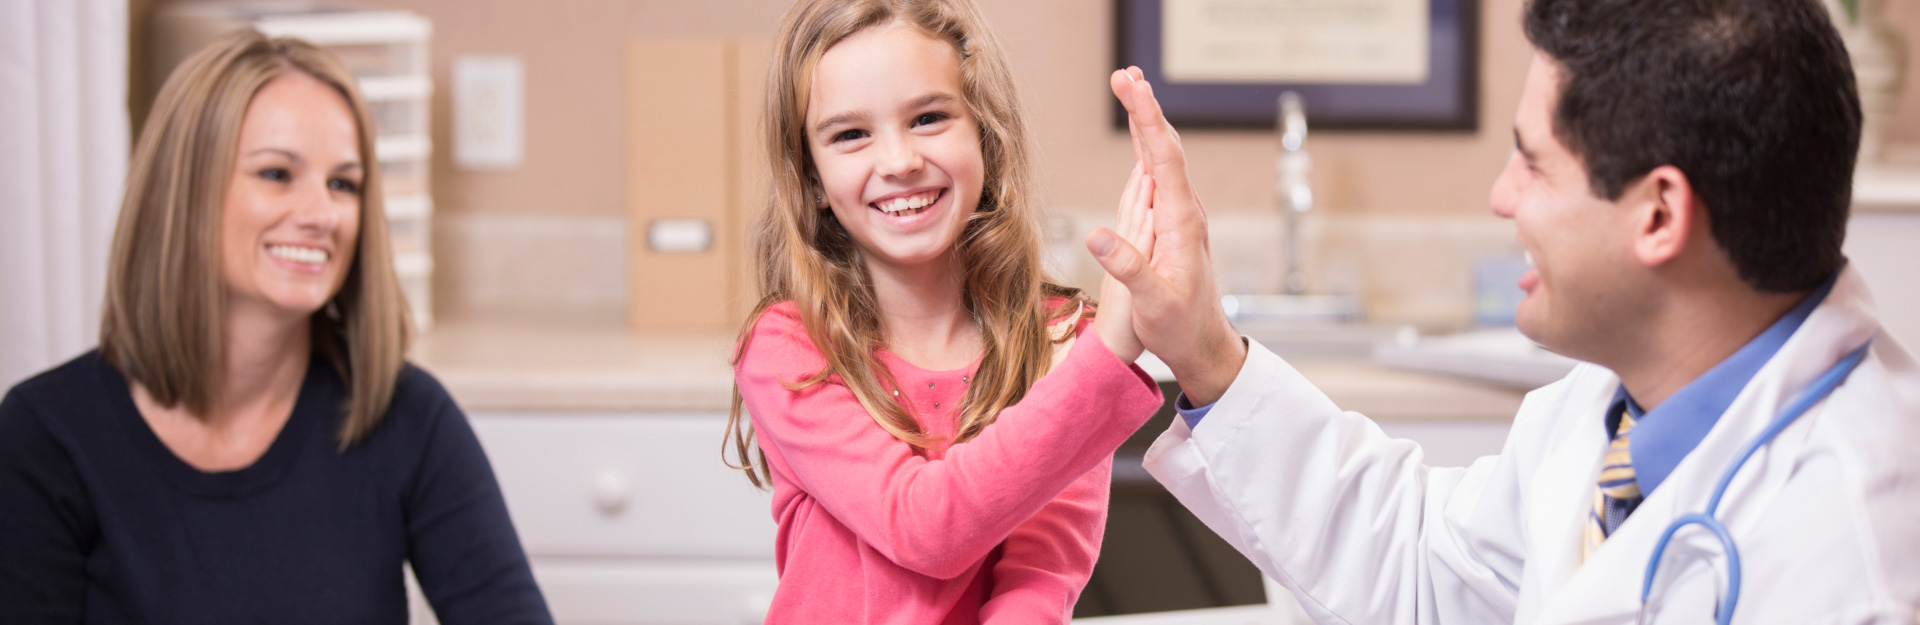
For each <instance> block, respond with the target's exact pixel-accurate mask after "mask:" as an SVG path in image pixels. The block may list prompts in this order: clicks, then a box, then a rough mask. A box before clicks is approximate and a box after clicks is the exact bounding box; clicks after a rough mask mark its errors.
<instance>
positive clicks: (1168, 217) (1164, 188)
mask: <svg viewBox="0 0 1920 625" xmlns="http://www.w3.org/2000/svg"><path fill="white" fill-rule="evenodd" d="M1129 69H1131V68H1129ZM1136 71H1137V70H1136ZM1132 75H1133V74H1132V73H1130V72H1114V75H1113V78H1112V81H1111V82H1112V87H1113V91H1114V96H1115V97H1116V98H1118V99H1119V100H1120V104H1121V105H1122V106H1124V107H1126V109H1127V118H1128V123H1129V125H1130V128H1132V130H1133V131H1134V132H1133V133H1132V134H1133V136H1134V138H1135V139H1136V140H1137V141H1138V142H1139V144H1140V150H1141V151H1143V152H1144V153H1145V154H1146V158H1145V160H1146V162H1147V164H1148V167H1147V171H1148V173H1149V174H1151V175H1152V176H1153V178H1154V184H1155V185H1156V186H1158V187H1159V191H1158V192H1157V193H1156V196H1157V197H1156V199H1155V200H1154V202H1153V207H1154V209H1155V211H1154V213H1155V227H1154V230H1155V231H1156V232H1157V233H1158V234H1159V236H1160V237H1161V238H1166V237H1168V236H1170V235H1186V236H1192V235H1194V234H1199V235H1200V236H1205V226H1204V225H1201V226H1200V227H1199V228H1198V232H1195V228H1191V227H1183V226H1185V225H1187V224H1189V223H1198V222H1204V220H1205V219H1206V209H1205V208H1204V207H1203V206H1202V205H1201V203H1200V198H1199V196H1198V195H1197V194H1195V193H1194V191H1193V188H1192V185H1191V183H1190V182H1189V178H1188V175H1187V160H1186V150H1185V149H1184V148H1183V147H1182V146H1181V145H1180V135H1179V133H1178V132H1177V131H1175V130H1174V128H1173V125H1172V124H1170V123H1168V122H1167V118H1166V115H1165V114H1164V112H1163V111H1162V110H1161V109H1160V103H1159V101H1158V100H1156V99H1154V96H1153V85H1151V84H1149V83H1148V82H1147V81H1146V80H1145V79H1144V78H1133V79H1132V80H1131V81H1129V78H1128V77H1129V76H1132Z"/></svg>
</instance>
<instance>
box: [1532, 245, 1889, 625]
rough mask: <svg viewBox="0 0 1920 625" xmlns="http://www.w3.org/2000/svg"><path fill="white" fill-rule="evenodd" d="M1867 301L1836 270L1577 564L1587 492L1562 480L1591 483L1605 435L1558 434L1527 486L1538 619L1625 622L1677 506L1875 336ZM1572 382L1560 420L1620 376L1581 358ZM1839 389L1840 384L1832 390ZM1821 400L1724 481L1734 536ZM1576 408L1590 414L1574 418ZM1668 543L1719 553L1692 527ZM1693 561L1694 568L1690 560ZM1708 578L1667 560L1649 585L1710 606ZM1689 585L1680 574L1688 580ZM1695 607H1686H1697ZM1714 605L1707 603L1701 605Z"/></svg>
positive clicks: (1603, 396)
mask: <svg viewBox="0 0 1920 625" xmlns="http://www.w3.org/2000/svg"><path fill="white" fill-rule="evenodd" d="M1876 319H1877V315H1876V314H1875V307H1874V303H1873V298H1872V295H1871V294H1870V293H1868V291H1867V287H1866V283H1865V281H1864V280H1863V279H1862V278H1861V277H1860V274H1859V272H1858V271H1856V270H1854V269H1853V268H1851V267H1848V268H1845V269H1843V270H1842V271H1841V274H1840V277H1839V279H1838V280H1837V281H1836V282H1835V284H1834V287H1833V290H1832V292H1831V293H1830V294H1828V296H1827V298H1826V299H1825V300H1824V301H1822V302H1821V303H1820V305H1819V306H1818V307H1816V308H1815V309H1814V310H1813V312H1812V313H1811V314H1809V315H1808V317H1807V319H1806V321H1805V322H1804V323H1803V324H1802V325H1801V328H1800V330H1799V331H1797V332H1795V333H1794V334H1793V336H1791V337H1790V338H1788V339H1787V342H1786V343H1785V344H1784V345H1782V346H1781V347H1780V350H1779V352H1778V353H1777V354H1776V357H1775V358H1773V359H1771V360H1769V361H1768V362H1767V364H1766V365H1764V366H1763V367H1762V368H1761V369H1760V371H1759V372H1757V373H1756V374H1754V376H1753V379H1752V380H1751V381H1750V382H1748V384H1747V385H1746V387H1745V388H1744V389H1743V390H1742V391H1741V392H1740V394H1739V396H1738V397H1736V398H1735V399H1734V401H1733V404H1732V405H1730V406H1729V407H1728V408H1727V411H1726V414H1725V415H1723V416H1722V417H1721V418H1720V419H1719V421H1718V423H1716V424H1715V425H1714V426H1713V428H1712V430H1710V431H1709V432H1708V433H1707V435H1706V437H1705V438H1703V439H1702V440H1701V441H1700V444H1699V445H1698V446H1696V447H1695V448H1694V449H1693V451H1692V452H1691V453H1689V454H1687V456H1686V457H1685V458H1683V459H1681V461H1680V462H1679V464H1677V465H1676V466H1675V467H1674V469H1673V472H1672V474H1671V475H1669V477H1668V478H1667V480H1666V482H1665V485H1664V486H1663V487H1662V488H1661V489H1660V490H1658V491H1655V492H1653V493H1651V494H1650V495H1649V496H1648V497H1647V499H1646V501H1645V502H1643V503H1642V504H1641V505H1640V507H1639V508H1638V509H1636V510H1635V511H1634V514H1633V516H1631V517H1629V518H1628V519H1627V521H1626V523H1624V524H1622V525H1621V526H1620V527H1619V528H1618V529H1617V530H1615V531H1614V533H1613V535H1612V536H1610V537H1609V538H1608V539H1607V542H1606V543H1605V544H1604V545H1602V546H1601V548H1600V549H1599V550H1598V551H1596V552H1594V554H1593V555H1592V557H1591V558H1589V559H1588V560H1586V562H1585V563H1584V564H1583V563H1582V562H1581V558H1580V536H1581V532H1582V531H1583V530H1584V524H1585V522H1586V518H1587V514H1588V512H1589V510H1588V508H1589V507H1590V506H1591V505H1592V491H1590V490H1587V489H1582V488H1567V486H1566V485H1568V484H1592V483H1594V479H1595V478H1597V476H1598V474H1599V468H1600V457H1601V455H1602V454H1604V453H1605V450H1606V445H1607V442H1608V441H1607V440H1606V437H1605V433H1604V432H1602V431H1601V428H1597V427H1564V428H1561V431H1562V432H1563V433H1564V434H1563V435H1561V436H1560V437H1559V438H1558V439H1557V440H1556V441H1554V443H1553V445H1552V446H1553V451H1552V452H1551V453H1550V454H1549V455H1548V459H1547V460H1546V461H1545V462H1544V463H1543V464H1542V465H1541V470H1540V471H1539V473H1538V474H1537V475H1536V477H1535V481H1534V493H1535V495H1536V497H1538V499H1539V501H1537V502H1535V504H1534V505H1533V506H1532V507H1533V508H1534V510H1533V511H1532V512H1530V515H1531V520H1532V521H1534V522H1535V523H1536V525H1535V526H1534V527H1535V528H1536V530H1535V531H1533V532H1531V533H1532V535H1533V541H1534V543H1533V544H1532V545H1531V546H1530V547H1531V548H1530V550H1529V552H1530V560H1531V561H1530V562H1529V566H1530V567H1531V566H1534V565H1538V566H1540V567H1542V568H1541V571H1540V573H1541V576H1540V577H1539V578H1537V579H1536V581H1538V582H1540V583H1541V587H1540V588H1539V591H1540V592H1541V593H1542V595H1541V598H1542V600H1543V601H1542V603H1541V605H1543V607H1544V609H1543V611H1542V612H1541V614H1540V619H1539V621H1540V622H1542V623H1575V622H1628V621H1630V620H1631V619H1632V618H1633V617H1634V615H1636V614H1637V613H1638V612H1639V610H1640V588H1641V579H1642V577H1643V575H1644V574H1645V571H1646V568H1647V560H1648V558H1649V557H1650V556H1651V554H1652V553H1653V546H1654V543H1655V542H1656V541H1657V540H1659V538H1660V535H1661V534H1662V533H1663V532H1665V530H1666V528H1667V526H1668V525H1669V524H1671V523H1672V522H1673V520H1674V519H1675V518H1677V517H1679V516H1680V515H1683V514H1688V513H1693V512H1699V511H1702V510H1704V508H1705V507H1706V502H1707V498H1708V496H1709V494H1710V493H1711V491H1712V489H1713V484H1714V482H1715V481H1716V480H1717V479H1718V478H1719V476H1720V474H1721V472H1723V471H1724V470H1725V468H1726V466H1727V465H1728V464H1729V463H1730V462H1731V461H1732V458H1733V456H1734V454H1735V453H1736V452H1737V451H1738V449H1739V448H1740V447H1741V446H1743V445H1744V444H1745V443H1746V442H1747V441H1749V440H1751V439H1752V438H1753V437H1754V436H1756V435H1758V434H1759V433H1760V431H1761V430H1763V429H1765V428H1766V426H1767V423H1768V422H1769V421H1771V420H1772V419H1773V417H1774V416H1775V415H1777V414H1779V412H1780V410H1781V409H1782V408H1783V407H1784V406H1785V404H1786V403H1787V402H1788V401H1791V400H1792V398H1793V396H1794V395H1795V394H1798V393H1799V392H1800V391H1801V390H1803V389H1805V388H1807V387H1808V386H1809V385H1810V384H1812V382H1813V380H1814V379H1815V378H1817V377H1819V375H1820V374H1821V373H1823V372H1825V371H1826V370H1827V369H1828V368H1829V367H1831V366H1832V365H1833V364H1834V363H1835V362H1838V361H1839V360H1840V358H1841V357H1842V356H1844V355H1845V354H1846V353H1847V352H1849V351H1851V350H1853V349H1854V348H1856V347H1859V346H1860V345H1861V344H1862V343H1865V342H1866V341H1867V340H1868V339H1869V338H1870V337H1872V336H1874V335H1875V334H1877V333H1879V331H1880V326H1879V323H1878V321H1877V320H1876ZM1571 375H1572V376H1580V377H1579V378H1577V379H1574V380H1570V381H1572V382H1574V383H1575V387H1576V390H1574V391H1572V392H1571V394H1570V395H1569V397H1568V401H1567V403H1566V404H1565V409H1566V412H1565V413H1564V417H1565V418H1591V419H1597V418H1600V417H1601V415H1602V414H1603V413H1602V410H1604V409H1605V408H1606V404H1607V401H1608V400H1609V399H1611V398H1612V396H1613V391H1614V389H1615V388H1616V386H1617V385H1618V384H1619V380H1618V378H1617V377H1615V376H1613V375H1611V374H1609V373H1605V370H1604V369H1599V368H1597V367H1581V368H1580V369H1577V370H1576V371H1575V373H1573V374H1571ZM1845 391H1846V388H1845V386H1844V385H1843V386H1842V387H1841V388H1840V389H1839V390H1838V391H1836V393H1843V392H1845ZM1824 405H1825V404H1822V405H1820V406H1816V407H1815V408H1814V409H1812V410H1811V411H1809V412H1808V413H1807V414H1806V415H1805V416H1804V417H1802V418H1801V420H1800V421H1799V422H1797V423H1795V424H1794V425H1793V426H1792V427H1789V428H1788V429H1787V430H1786V431H1784V432H1782V433H1781V434H1780V436H1779V437H1778V438H1776V439H1774V441H1773V442H1772V443H1771V444H1770V445H1768V446H1767V447H1765V448H1763V449H1761V450H1760V451H1759V452H1758V453H1756V454H1754V456H1753V458H1752V459H1750V460H1749V461H1748V462H1747V464H1746V466H1745V467H1744V468H1743V469H1741V471H1740V473H1739V475H1738V477H1736V478H1735V479H1734V480H1733V482H1732V484H1731V485H1730V486H1729V488H1728V489H1727V496H1726V498H1725V499H1724V500H1723V501H1722V503H1721V506H1720V510H1719V514H1718V516H1719V518H1720V519H1721V520H1722V522H1724V523H1725V524H1726V525H1727V527H1728V528H1729V529H1730V530H1731V532H1732V534H1733V536H1734V540H1735V541H1736V542H1738V541H1740V539H1741V538H1742V537H1743V536H1751V535H1752V534H1753V531H1754V528H1755V527H1756V525H1757V524H1758V523H1759V522H1760V521H1761V519H1760V518H1759V514H1758V512H1759V511H1761V510H1764V509H1765V507H1766V505H1767V503H1768V501H1769V500H1770V499H1771V497H1772V495H1773V494H1774V493H1776V492H1778V491H1779V489H1780V488H1781V486H1782V485H1783V484H1785V482H1786V481H1787V479H1788V478H1789V477H1790V476H1791V475H1792V471H1793V459H1794V458H1795V457H1796V456H1798V455H1799V450H1800V449H1801V448H1802V447H1803V446H1804V445H1805V443H1806V437H1807V435H1808V433H1809V432H1810V431H1811V429H1812V428H1811V425H1810V423H1812V422H1815V421H1818V420H1819V419H1820V414H1821V412H1822V411H1823V406H1824ZM1580 415H1587V416H1585V417H1581V416H1580ZM1673 542H1674V544H1673V546H1672V547H1670V548H1669V556H1668V558H1669V559H1672V558H1674V557H1676V556H1675V555H1673V554H1675V553H1690V552H1694V551H1695V550H1698V551H1699V552H1702V553H1711V554H1718V553H1719V552H1720V547H1719V543H1718V541H1716V540H1715V539H1714V538H1713V537H1712V536H1711V535H1710V534H1708V533H1707V532H1705V531H1698V529H1697V528H1690V529H1688V530H1683V531H1681V532H1680V533H1679V534H1677V535H1676V537H1675V539H1674V541H1673ZM1711 566H1712V567H1713V568H1714V569H1716V570H1719V569H1721V568H1722V567H1724V561H1723V560H1722V559H1721V558H1719V557H1718V556H1717V555H1716V556H1715V557H1714V558H1713V560H1712V562H1711ZM1690 570H1692V567H1690ZM1705 577H1706V576H1704V575H1699V574H1687V575H1673V574H1669V572H1668V570H1667V569H1666V568H1665V567H1663V568H1662V575H1661V578H1660V579H1659V580H1656V582H1655V590H1654V594H1655V595H1656V596H1660V597H1664V598H1665V600H1666V602H1668V603H1684V604H1687V605H1688V606H1695V607H1697V606H1701V605H1707V606H1710V605H1711V602H1712V601H1714V600H1715V596H1714V592H1715V591H1706V592H1702V591H1701V590H1700V589H1699V588H1698V587H1697V584H1698V582H1699V581H1700V580H1702V579H1704V578H1705ZM1683 579H1684V582H1680V581H1676V580H1683ZM1675 583H1688V584H1695V585H1696V586H1690V587H1688V588H1687V589H1686V590H1685V591H1684V592H1683V591H1680V590H1675V591H1674V592H1671V593H1668V592H1665V587H1667V586H1670V585H1672V584H1675ZM1695 607H1687V608H1685V610H1686V611H1687V612H1691V613H1693V614H1696V615H1697V614H1701V612H1695V611H1693V610H1694V609H1695ZM1706 609H1708V610H1710V609H1711V608H1710V607H1709V608H1706Z"/></svg>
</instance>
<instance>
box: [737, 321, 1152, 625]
mask: <svg viewBox="0 0 1920 625" xmlns="http://www.w3.org/2000/svg"><path fill="white" fill-rule="evenodd" d="M1087 328H1088V322H1087V321H1085V320H1083V321H1081V322H1080V323H1079V324H1078V326H1077V327H1076V328H1075V331H1076V332H1078V333H1079V338H1078V339H1076V340H1075V342H1074V345H1073V346H1072V347H1071V348H1070V349H1069V350H1068V353H1067V356H1066V358H1065V359H1064V360H1063V361H1061V362H1060V363H1059V364H1058V365H1057V366H1055V367H1054V369H1053V371H1052V372H1051V373H1049V374H1048V375H1047V376H1045V377H1043V378H1041V379H1040V380H1039V381H1038V382H1036V383H1035V384H1034V385H1033V388H1032V389H1031V390H1029V391H1028V392H1027V395H1026V397H1025V398H1024V399H1022V400H1021V401H1020V402H1019V403H1017V404H1015V405H1012V406H1008V407H1007V408H1006V409H1005V410H1003V411H1002V412H1001V413H1000V417H999V418H998V419H997V420H996V421H995V422H994V424H993V425H991V426H988V427H987V428H986V430H984V431H983V432H982V433H981V434H980V435H979V436H977V437H974V438H973V439H972V440H969V441H967V442H965V443H961V444H959V445H953V446H951V447H946V446H942V445H936V446H935V448H934V449H930V450H925V451H922V452H916V451H915V450H914V449H913V448H912V447H910V446H908V445H907V444H906V443H904V442H901V441H900V440H899V439H896V438H894V437H893V436H892V435H891V434H888V433H887V432H886V431H885V430H882V429H880V426H879V425H877V424H875V423H874V421H873V418H872V417H870V416H868V415H867V411H866V409H865V408H863V407H861V405H860V403H859V402H858V401H857V400H855V399H854V396H853V393H852V391H850V390H848V389H847V387H846V386H845V385H844V384H842V383H840V382H839V380H838V378H833V379H830V380H829V381H828V382H826V383H822V384H816V385H813V386H809V387H806V388H803V389H799V390H792V389H789V388H787V386H786V384H789V383H792V382H795V381H798V380H802V379H806V378H807V377H809V376H811V375H812V374H814V373H816V372H818V371H820V370H821V369H823V368H824V367H825V360H824V359H823V358H822V357H821V356H820V353H819V352H818V351H817V350H815V349H814V347H813V343H812V341H811V340H809V339H808V338H807V333H806V330H805V328H803V327H802V326H801V325H800V319H799V316H798V314H797V312H796V311H795V308H794V307H793V305H792V304H790V303H783V304H779V305H776V306H773V307H771V308H768V309H767V311H766V312H765V313H764V314H763V315H762V316H761V318H760V320H759V321H758V322H757V323H756V324H755V326H754V329H753V332H752V333H751V334H750V335H749V339H748V340H750V341H751V343H749V344H748V346H747V350H746V353H745V354H744V355H742V357H741V358H740V360H739V362H738V363H737V364H736V365H735V367H734V368H735V376H736V377H735V379H736V380H737V381H738V384H739V385H740V394H741V396H742V397H743V398H744V400H745V404H746V409H747V412H748V414H749V415H751V416H752V419H753V425H754V430H755V433H756V435H757V438H758V440H759V444H760V449H761V450H763V451H764V452H765V453H766V457H767V464H768V467H769V469H770V470H771V472H772V474H773V516H774V519H775V520H776V521H778V522H779V525H780V528H779V533H778V535H777V538H776V545H775V554H774V557H775V563H776V566H777V567H778V569H779V573H780V586H779V589H778V590H776V591H775V592H774V597H773V605H772V607H771V609H770V610H769V611H768V613H767V622H768V623H782V624H785V623H809V624H812V623H820V624H829V623H830V624H834V625H840V624H850V623H912V624H916V625H917V624H931V623H1064V622H1066V620H1067V618H1068V616H1069V615H1070V614H1071V612H1072V609H1073V603H1074V600H1075V599H1077V598H1078V596H1079V594H1080V590H1081V588H1083V587H1084V586H1085V585H1086V583H1087V579H1088V576H1089V575H1090V574H1091V573H1092V570H1093V563H1094V560H1095V559H1096V557H1097V556H1098V554H1099V550H1100V538H1101V535H1102V532H1103V531H1104V525H1105V522H1106V512H1107V493H1108V486H1109V479H1110V474H1111V470H1112V454H1113V450H1114V449H1116V448H1118V447H1119V446H1120V443H1121V442H1122V441H1124V440H1126V438H1127V436H1128V435H1129V434H1130V433H1132V432H1133V431H1134V430H1135V429H1138V428H1139V427H1140V426H1141V425H1142V424H1143V423H1144V422H1145V421H1146V419H1147V417H1149V416H1151V415H1152V414H1153V411H1154V410H1155V409H1156V408H1157V407H1159V406H1160V403H1161V397H1160V391H1159V389H1158V387H1156V386H1155V385H1154V383H1153V380H1152V379H1151V378H1149V377H1148V376H1147V375H1146V374H1145V373H1144V372H1142V371H1140V369H1139V368H1138V367H1135V366H1132V365H1129V364H1126V363H1122V362H1121V361H1120V360H1119V359H1118V358H1116V357H1114V355H1113V354H1112V352H1110V351H1108V350H1107V348H1106V346H1105V345H1104V344H1102V343H1101V342H1100V339H1099V335H1098V334H1097V333H1094V332H1087V331H1086V330H1087ZM879 358H880V361H881V363H882V364H883V365H884V366H886V367H887V369H888V371H889V372H890V373H892V374H893V376H894V377H895V380H896V382H897V383H898V384H899V386H900V389H899V390H900V395H899V399H900V400H901V401H903V402H905V403H907V404H908V405H909V407H910V408H909V411H910V413H911V414H913V415H914V416H915V417H916V419H917V420H919V422H920V423H921V424H922V427H923V428H926V429H927V430H929V431H930V432H931V433H932V434H933V435H935V436H937V437H941V438H944V439H950V438H951V437H952V436H953V433H954V430H955V423H954V419H955V417H956V416H957V411H956V410H955V409H956V408H957V407H958V405H959V403H960V400H961V398H962V397H964V396H965V395H966V384H967V380H968V379H969V378H970V377H971V376H972V367H968V368H966V369H960V370H953V371H927V370H924V369H920V368H918V367H915V366H913V365H912V364H909V363H907V362H906V361H904V360H901V359H900V358H898V357H896V356H893V355H892V354H890V353H887V352H881V353H880V354H879ZM976 364H977V363H976Z"/></svg>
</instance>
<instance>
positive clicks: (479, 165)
mask: <svg viewBox="0 0 1920 625" xmlns="http://www.w3.org/2000/svg"><path fill="white" fill-rule="evenodd" d="M525 127H526V66H525V64H524V63H523V62H522V61H521V60H520V57H518V56H511V55H462V56H459V57H455V58H454V59H453V162H454V164H455V165H457V166H459V167H462V168H465V169H491V170H500V169H514V168H518V167H519V166H520V163H521V161H522V160H523V159H524V154H525V148H524V143H525Z"/></svg>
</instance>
